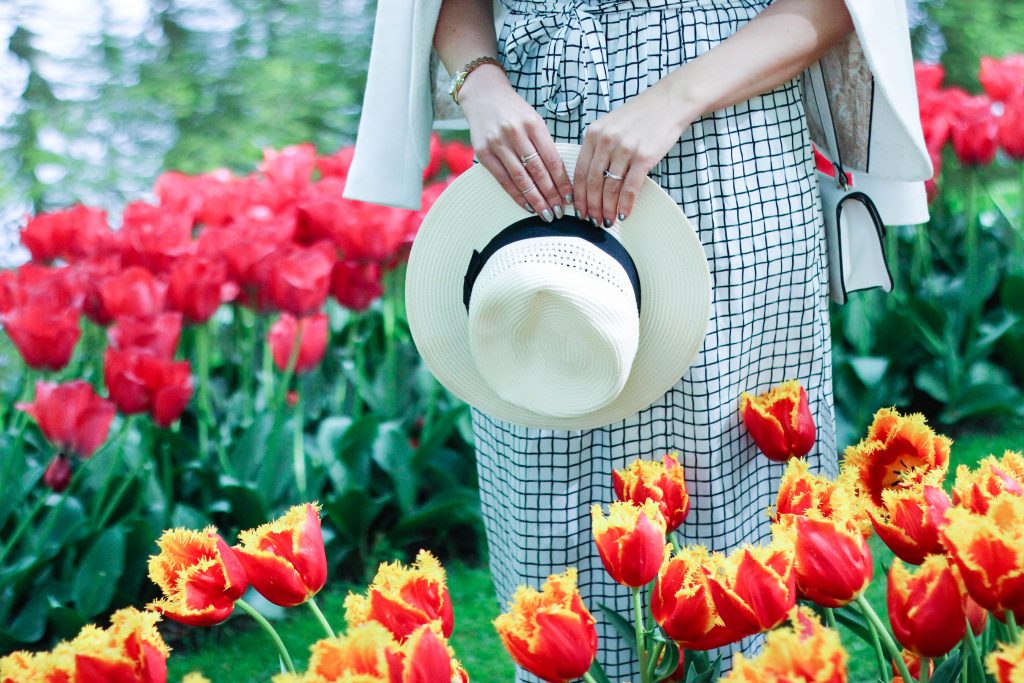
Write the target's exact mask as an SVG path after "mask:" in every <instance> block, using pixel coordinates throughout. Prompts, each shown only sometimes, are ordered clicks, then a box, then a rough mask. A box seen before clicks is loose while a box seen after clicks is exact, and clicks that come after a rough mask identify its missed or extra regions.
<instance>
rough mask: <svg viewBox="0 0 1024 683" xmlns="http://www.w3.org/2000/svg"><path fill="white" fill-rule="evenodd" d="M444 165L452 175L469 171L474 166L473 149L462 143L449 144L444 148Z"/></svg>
mask: <svg viewBox="0 0 1024 683" xmlns="http://www.w3.org/2000/svg"><path fill="white" fill-rule="evenodd" d="M444 163H445V165H446V166H447V167H448V171H449V173H451V174H452V175H459V174H461V173H463V172H465V171H467V170H469V169H470V168H472V166H473V148H472V147H471V146H470V145H467V144H465V143H462V142H457V141H456V142H449V143H448V144H447V145H445V146H444Z"/></svg>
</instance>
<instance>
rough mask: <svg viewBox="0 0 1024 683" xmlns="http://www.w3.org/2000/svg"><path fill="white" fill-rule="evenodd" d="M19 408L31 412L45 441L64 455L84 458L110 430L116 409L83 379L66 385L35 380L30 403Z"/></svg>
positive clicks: (98, 444) (19, 405) (99, 443)
mask: <svg viewBox="0 0 1024 683" xmlns="http://www.w3.org/2000/svg"><path fill="white" fill-rule="evenodd" d="M17 407H18V409H19V410H23V411H25V412H26V413H28V414H29V415H31V416H32V417H33V418H34V419H35V421H36V422H37V423H38V424H39V429H40V430H42V432H43V435H44V436H45V437H46V439H47V441H49V442H50V443H52V444H53V445H54V446H55V447H56V448H57V450H58V451H60V452H61V453H65V454H71V453H74V454H75V455H77V456H79V457H83V458H87V457H89V456H90V455H92V454H93V453H95V452H96V449H97V448H99V447H100V446H101V445H102V444H103V442H104V441H106V440H107V434H108V433H109V431H110V423H111V422H112V421H113V419H114V413H115V412H116V409H115V408H114V404H113V403H111V402H110V401H108V400H106V399H104V398H100V397H99V396H97V395H96V392H95V391H93V388H92V385H91V384H89V383H88V382H86V381H84V380H73V381H71V382H67V383H65V384H56V383H54V382H36V392H35V399H34V400H33V402H32V403H19V404H18V406H17Z"/></svg>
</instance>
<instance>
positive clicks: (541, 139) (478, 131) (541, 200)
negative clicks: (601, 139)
mask: <svg viewBox="0 0 1024 683" xmlns="http://www.w3.org/2000/svg"><path fill="white" fill-rule="evenodd" d="M459 105H460V106H461V107H462V112H463V113H464V114H465V116H466V121H467V123H469V134H470V140H471V142H472V145H473V151H474V152H475V153H476V156H477V159H479V160H480V163H481V164H483V165H484V167H486V168H487V170H488V171H490V172H491V175H493V176H494V178H495V179H496V180H497V181H498V183H499V184H500V185H501V187H502V188H504V190H505V191H506V192H508V194H509V196H510V197H512V199H513V201H515V203H516V204H518V205H519V206H521V207H523V208H524V209H526V210H527V211H530V212H531V213H537V214H539V215H540V216H541V218H543V219H544V220H545V221H547V222H549V223H550V222H551V221H552V220H554V219H555V218H561V217H562V215H563V212H564V211H565V207H566V206H571V205H572V182H571V181H570V180H569V175H568V173H566V170H565V164H564V163H563V162H562V157H561V156H559V154H558V150H557V149H555V141H554V140H553V139H552V138H551V134H550V133H549V132H548V128H547V124H546V123H544V119H543V118H542V117H541V115H540V114H538V113H537V111H536V110H535V109H534V108H533V107H532V106H530V104H529V103H528V102H527V101H526V100H524V99H523V98H522V96H520V95H519V93H517V92H516V91H515V89H514V88H513V87H512V85H511V84H510V83H509V82H508V79H507V78H506V77H505V74H504V73H503V72H502V70H501V69H499V68H498V67H497V66H495V65H493V64H485V65H483V66H480V67H477V68H476V69H474V70H473V71H471V72H470V74H469V76H467V77H466V80H465V82H464V83H463V84H462V88H461V89H460V90H459ZM534 153H537V154H536V155H535V156H533V157H532V158H531V159H529V160H528V161H527V162H526V163H525V164H524V163H523V161H522V157H524V156H529V155H532V154H534Z"/></svg>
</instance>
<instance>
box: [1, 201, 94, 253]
mask: <svg viewBox="0 0 1024 683" xmlns="http://www.w3.org/2000/svg"><path fill="white" fill-rule="evenodd" d="M109 236H110V228H109V227H108V226H107V212H106V211H103V210H102V209H94V208H91V207H88V206H82V205H81V204H78V205H75V206H73V207H71V208H70V209H64V210H63V211H54V212H51V213H43V214H39V215H38V216H35V217H33V218H30V219H29V221H28V225H26V226H25V229H24V230H22V231H21V242H22V244H24V245H25V247H26V248H27V249H28V250H29V252H31V254H32V258H33V259H35V260H37V261H52V260H53V259H57V258H62V259H64V260H65V261H75V260H77V259H81V258H86V257H89V256H92V255H94V254H96V253H98V252H99V251H100V250H101V249H102V248H103V246H104V244H105V241H106V240H107V239H108V238H109Z"/></svg>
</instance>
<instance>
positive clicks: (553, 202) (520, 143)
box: [509, 128, 562, 220]
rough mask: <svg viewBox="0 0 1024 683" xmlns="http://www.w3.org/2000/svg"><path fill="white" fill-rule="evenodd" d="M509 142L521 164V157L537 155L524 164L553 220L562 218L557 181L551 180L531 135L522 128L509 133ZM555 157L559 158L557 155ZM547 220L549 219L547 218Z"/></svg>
mask: <svg viewBox="0 0 1024 683" xmlns="http://www.w3.org/2000/svg"><path fill="white" fill-rule="evenodd" d="M509 140H510V142H511V149H512V150H513V151H516V150H518V151H517V152H516V157H517V160H518V161H519V163H521V164H522V163H523V161H522V158H521V156H520V155H523V156H530V155H533V154H534V153H536V156H532V157H531V158H530V159H528V160H527V161H526V163H525V164H523V167H524V168H525V169H526V171H527V173H529V174H530V177H531V178H532V179H533V183H534V184H536V186H537V191H538V192H540V194H541V195H542V196H543V197H544V201H545V203H546V204H547V205H548V207H550V209H551V211H552V213H553V216H552V218H561V217H562V198H561V197H560V196H559V194H558V188H557V187H555V181H554V180H552V179H551V174H550V173H548V169H547V166H546V165H545V162H544V160H543V159H542V157H541V154H540V150H539V149H534V144H533V141H532V140H530V137H529V135H527V133H526V131H525V130H523V129H522V128H516V129H515V130H512V131H510V132H509ZM555 156H558V155H557V153H556V154H555ZM545 220H547V218H546V217H545Z"/></svg>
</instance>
